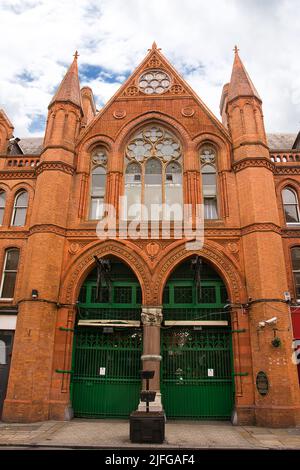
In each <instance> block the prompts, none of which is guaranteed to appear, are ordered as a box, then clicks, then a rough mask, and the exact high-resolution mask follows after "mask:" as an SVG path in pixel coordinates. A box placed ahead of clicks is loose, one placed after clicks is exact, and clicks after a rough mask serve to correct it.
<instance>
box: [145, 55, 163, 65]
mask: <svg viewBox="0 0 300 470" xmlns="http://www.w3.org/2000/svg"><path fill="white" fill-rule="evenodd" d="M160 65H161V61H160V60H159V58H158V57H157V55H156V54H153V56H152V57H151V59H150V60H149V62H148V64H147V66H148V67H150V68H152V67H159V66H160Z"/></svg>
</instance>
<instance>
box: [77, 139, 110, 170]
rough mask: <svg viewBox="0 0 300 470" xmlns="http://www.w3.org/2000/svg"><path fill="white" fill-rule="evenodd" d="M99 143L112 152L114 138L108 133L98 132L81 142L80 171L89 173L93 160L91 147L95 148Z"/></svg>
mask: <svg viewBox="0 0 300 470" xmlns="http://www.w3.org/2000/svg"><path fill="white" fill-rule="evenodd" d="M97 145H103V146H104V147H105V148H106V149H107V151H108V153H111V152H112V146H113V140H112V139H111V138H110V137H108V136H107V135H103V134H98V135H95V136H93V137H90V138H88V139H87V140H84V141H83V142H81V144H80V146H79V148H78V156H79V158H78V163H77V165H78V168H77V169H78V171H85V172H86V173H89V171H90V162H91V158H90V153H91V149H93V148H94V147H95V146H97Z"/></svg>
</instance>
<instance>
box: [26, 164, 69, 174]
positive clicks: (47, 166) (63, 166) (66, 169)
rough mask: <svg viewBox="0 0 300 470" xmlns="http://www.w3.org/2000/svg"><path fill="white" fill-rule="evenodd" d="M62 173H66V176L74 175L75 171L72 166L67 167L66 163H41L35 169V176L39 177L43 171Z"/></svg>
mask: <svg viewBox="0 0 300 470" xmlns="http://www.w3.org/2000/svg"><path fill="white" fill-rule="evenodd" d="M51 170H54V171H62V172H64V173H67V174H68V175H73V174H74V173H75V169H74V168H73V166H71V165H69V164H68V163H65V162H60V161H57V162H55V161H54V162H41V163H40V164H39V166H38V167H37V168H36V170H35V172H36V175H39V174H40V173H42V172H43V171H51Z"/></svg>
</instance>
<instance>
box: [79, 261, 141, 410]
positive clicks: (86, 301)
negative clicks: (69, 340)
mask: <svg viewBox="0 0 300 470" xmlns="http://www.w3.org/2000/svg"><path fill="white" fill-rule="evenodd" d="M112 275H113V281H112V289H111V294H110V293H109V290H108V288H107V289H106V288H105V289H103V291H102V303H99V302H97V299H96V297H97V295H96V290H97V287H96V279H95V276H96V273H95V272H92V273H91V274H90V276H89V277H88V278H87V280H86V281H85V283H84V284H83V286H82V288H81V291H80V296H79V308H78V318H77V322H76V328H75V334H74V345H73V361H72V364H73V365H72V379H71V400H72V406H73V410H74V415H75V416H77V417H87V418H104V417H106V418H108V417H111V418H114V417H115V418H122V417H123V418H128V416H129V415H130V413H131V412H132V411H134V410H136V409H137V406H138V403H139V394H140V388H141V379H140V370H141V355H142V329H141V328H140V314H141V289H140V286H139V283H138V282H137V280H136V279H135V278H133V276H132V274H131V272H130V270H129V269H126V267H124V265H122V264H120V263H112ZM95 325H96V326H95ZM118 325H119V326H118ZM120 325H122V326H120Z"/></svg>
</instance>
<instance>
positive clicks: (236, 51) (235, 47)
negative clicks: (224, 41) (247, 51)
mask: <svg viewBox="0 0 300 470" xmlns="http://www.w3.org/2000/svg"><path fill="white" fill-rule="evenodd" d="M233 50H234V53H235V54H237V53H238V52H239V49H238V47H237V45H235V46H234V49H233Z"/></svg>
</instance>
